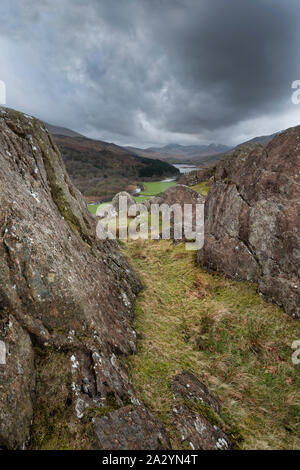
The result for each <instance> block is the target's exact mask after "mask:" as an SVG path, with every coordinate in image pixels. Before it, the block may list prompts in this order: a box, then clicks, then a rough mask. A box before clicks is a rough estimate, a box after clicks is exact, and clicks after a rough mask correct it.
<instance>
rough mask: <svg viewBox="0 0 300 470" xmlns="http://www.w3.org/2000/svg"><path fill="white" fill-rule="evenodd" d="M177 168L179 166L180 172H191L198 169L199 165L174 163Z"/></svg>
mask: <svg viewBox="0 0 300 470" xmlns="http://www.w3.org/2000/svg"><path fill="white" fill-rule="evenodd" d="M173 166H175V168H178V170H179V171H180V173H190V172H191V171H194V170H197V167H196V166H195V165H187V164H186V163H176V165H175V164H173Z"/></svg>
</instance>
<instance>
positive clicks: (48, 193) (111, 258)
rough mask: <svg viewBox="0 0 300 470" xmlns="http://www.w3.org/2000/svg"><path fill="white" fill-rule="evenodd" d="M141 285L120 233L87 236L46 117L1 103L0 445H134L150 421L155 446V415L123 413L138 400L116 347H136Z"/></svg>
mask: <svg viewBox="0 0 300 470" xmlns="http://www.w3.org/2000/svg"><path fill="white" fill-rule="evenodd" d="M140 287H141V285H140V281H139V279H138V278H137V276H136V275H135V273H134V272H133V270H132V269H131V267H130V266H129V265H128V263H127V261H126V259H125V258H124V256H123V255H122V254H121V252H120V250H119V247H118V245H117V243H116V242H115V241H100V240H98V239H97V238H96V227H95V220H94V219H93V218H92V217H91V216H90V215H89V213H88V211H87V209H86V205H85V203H84V200H83V198H82V196H81V194H80V193H79V191H77V190H76V189H75V188H74V186H73V184H72V183H71V181H70V179H69V177H68V175H67V173H66V171H65V168H64V165H63V163H62V159H61V156H60V153H59V151H58V149H57V147H56V146H55V144H54V143H53V141H52V138H51V136H50V134H49V133H48V131H47V130H46V128H45V127H44V125H43V124H41V123H40V122H39V121H38V120H36V119H34V118H31V117H29V116H25V115H23V114H21V113H17V112H15V111H13V110H9V109H3V108H2V109H1V110H0V341H1V345H2V354H1V356H2V361H1V362H2V363H1V364H0V448H7V449H19V448H25V447H31V448H79V449H80V448H81V449H100V448H101V449H103V448H107V446H110V445H111V442H112V440H114V442H115V445H114V448H118V446H119V445H120V447H122V448H126V447H127V445H128V447H130V446H131V442H132V441H133V440H134V439H137V441H138V442H139V443H140V445H141V448H143V446H144V445H145V446H147V445H148V443H149V441H147V440H145V443H144V444H143V436H144V435H145V433H150V432H151V433H152V441H151V442H152V444H151V445H152V447H153V448H155V447H156V444H157V448H160V447H161V444H158V442H160V441H159V439H160V438H161V435H163V430H162V427H161V425H160V423H158V422H157V420H156V418H155V417H153V416H152V415H150V414H148V413H147V410H145V409H144V408H143V411H142V412H141V411H136V412H135V411H134V410H133V411H131V409H130V410H129V411H130V413H129V415H128V413H127V409H128V406H129V405H130V403H137V400H136V398H135V393H134V390H133V388H132V386H131V385H130V383H129V380H128V377H127V373H126V370H125V369H124V366H123V365H122V363H121V362H120V361H119V359H118V357H117V356H118V355H119V354H132V353H134V352H135V350H136V335H135V332H134V330H133V328H132V326H131V322H132V319H133V314H132V309H131V307H132V303H133V301H134V300H135V297H136V294H137V293H138V292H139V290H140ZM3 351H5V361H3ZM140 406H142V405H140ZM124 407H126V408H124ZM131 413H133V414H134V418H132V422H131V423H130V422H129V421H130V419H131V418H130V414H131ZM122 414H123V415H124V416H125V417H126V419H124V420H123V421H122V424H120V425H118V424H117V423H118V422H120V423H121V420H122V419H123V418H121V415H122ZM99 415H101V417H102V418H101V420H99ZM105 417H107V419H104V418H105ZM134 420H136V421H138V424H137V425H136V426H135V425H133V424H132V423H133V422H134ZM112 422H113V423H115V424H114V426H113V427H111V426H112V425H111V423H112ZM119 429H120V432H121V433H122V436H121V437H119V436H118V432H119ZM126 429H128V440H126V439H127V438H126ZM109 433H111V434H112V433H115V435H111V437H110V439H111V440H107V439H105V438H104V436H107V435H108V434H109ZM162 442H167V438H166V437H165V441H164V440H162ZM118 443H120V444H118Z"/></svg>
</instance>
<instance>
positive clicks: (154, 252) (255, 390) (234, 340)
mask: <svg viewBox="0 0 300 470" xmlns="http://www.w3.org/2000/svg"><path fill="white" fill-rule="evenodd" d="M123 249H124V252H125V254H126V255H127V257H128V258H129V259H130V260H131V263H132V265H133V266H134V268H135V269H136V271H137V272H138V273H139V275H140V277H141V278H142V280H143V283H144V290H143V291H142V293H141V294H140V295H139V297H138V299H137V302H136V305H135V312H136V319H135V328H136V331H137V335H138V353H137V355H135V356H132V357H129V358H126V359H125V362H126V364H127V366H128V369H129V374H130V377H131V380H132V382H133V384H134V385H135V387H136V390H137V392H138V394H139V397H140V399H141V400H143V401H144V402H145V404H146V405H147V406H148V407H149V408H150V409H152V410H153V412H154V413H156V414H157V415H158V416H159V417H160V419H162V421H163V422H164V423H165V425H166V426H167V428H168V430H169V432H170V434H171V436H172V440H173V445H174V447H175V448H182V444H181V442H180V438H179V437H178V436H177V434H176V432H175V431H174V429H173V428H172V425H171V421H170V412H171V410H172V407H173V397H172V394H171V392H170V388H169V380H170V377H172V376H173V375H174V374H176V373H177V372H180V371H182V370H184V369H187V370H190V371H191V372H192V373H194V374H195V375H196V376H197V377H198V378H199V379H200V380H202V381H204V382H205V383H206V384H207V385H208V387H209V388H210V389H211V391H213V392H215V393H216V394H217V395H218V396H219V397H220V399H221V401H222V403H223V412H222V420H223V428H224V430H225V431H227V432H231V433H233V435H235V437H242V442H241V444H240V446H241V447H242V448H246V449H293V448H294V449H296V448H299V447H300V437H299V429H298V434H297V424H298V425H299V396H297V393H298V390H299V367H300V366H294V365H293V364H292V362H291V354H292V352H293V351H292V349H291V344H292V342H293V341H294V340H296V339H299V338H300V324H299V322H296V321H294V320H292V319H291V318H290V317H288V315H286V314H285V313H284V312H283V311H282V310H281V309H279V308H278V307H276V306H274V305H272V304H269V303H267V302H265V301H264V300H263V299H262V297H261V296H259V295H258V294H257V293H256V289H255V286H254V285H251V284H248V283H238V282H234V281H230V280H227V279H224V278H223V277H219V276H216V275H210V274H208V273H206V272H204V271H202V270H201V269H200V268H199V267H198V266H196V264H195V259H194V256H195V255H194V254H193V253H192V252H187V251H186V250H185V247H184V245H183V244H179V245H175V246H174V245H172V243H171V242H169V241H158V242H156V241H135V242H134V241H129V242H128V243H126V244H124V245H123ZM297 374H298V375H297Z"/></svg>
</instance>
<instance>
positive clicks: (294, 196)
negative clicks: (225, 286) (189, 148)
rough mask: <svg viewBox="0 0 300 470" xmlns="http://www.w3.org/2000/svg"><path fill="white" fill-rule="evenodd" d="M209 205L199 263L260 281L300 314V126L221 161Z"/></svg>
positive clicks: (272, 296) (262, 288)
mask: <svg viewBox="0 0 300 470" xmlns="http://www.w3.org/2000/svg"><path fill="white" fill-rule="evenodd" d="M214 179H215V183H214V185H213V186H212V188H211V190H210V191H209V194H208V196H207V199H206V204H205V243H204V247H203V249H202V250H200V251H199V253H198V260H199V263H200V264H201V265H202V266H204V267H206V268H208V269H211V270H215V271H219V272H222V273H225V274H226V275H228V276H230V277H231V278H234V279H237V280H247V281H253V282H258V286H259V290H260V292H261V293H263V294H264V295H265V297H266V298H267V299H268V300H270V301H273V302H276V303H277V304H278V305H280V306H282V307H283V308H284V309H285V310H286V312H288V313H289V314H291V315H292V316H293V317H295V318H299V317H300V285H299V276H300V271H299V266H300V217H299V215H300V127H295V128H291V129H288V130H287V131H285V132H283V133H281V134H279V135H277V136H276V137H275V138H274V139H273V140H272V141H271V142H270V143H269V144H268V145H267V146H263V145H254V144H246V145H244V146H241V147H239V148H238V149H237V150H236V151H234V152H232V154H231V155H230V156H229V157H228V158H226V159H224V161H222V162H220V163H219V164H218V165H217V167H216V172H215V175H214Z"/></svg>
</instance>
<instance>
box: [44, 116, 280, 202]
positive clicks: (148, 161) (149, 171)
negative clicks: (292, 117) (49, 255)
mask: <svg viewBox="0 0 300 470" xmlns="http://www.w3.org/2000/svg"><path fill="white" fill-rule="evenodd" d="M46 126H47V128H48V130H49V131H50V133H51V134H52V135H53V137H54V140H55V142H56V144H57V145H58V147H59V149H60V151H61V154H62V156H63V159H64V162H65V165H66V167H67V170H68V172H69V174H70V176H71V178H72V180H73V182H74V183H75V185H76V186H77V187H78V189H79V190H80V191H81V192H82V193H83V194H84V195H85V196H95V197H99V198H100V199H102V200H109V199H111V197H112V196H113V195H114V194H115V193H116V192H118V191H121V190H126V189H128V188H130V187H131V186H132V184H136V183H137V182H141V181H144V180H147V179H161V178H164V177H168V176H176V175H177V174H178V170H177V169H176V168H175V167H174V166H172V163H173V164H177V163H189V164H194V165H198V166H201V167H206V166H210V165H212V164H214V163H215V162H216V161H218V160H220V159H222V157H223V156H224V155H226V153H227V152H229V151H231V150H232V148H231V147H228V146H227V145H223V144H215V143H211V144H209V145H179V144H168V145H165V146H163V147H149V148H146V149H140V148H137V147H121V146H119V145H115V144H112V143H107V142H103V141H100V140H94V139H89V138H87V137H84V136H83V135H81V134H79V133H78V132H75V131H72V130H70V129H67V128H65V127H59V126H54V125H51V124H46ZM276 134H277V133H275V134H272V135H264V136H259V137H255V138H253V139H250V140H249V141H247V142H249V143H262V144H265V143H268V142H269V141H270V140H271V139H272V138H273V137H274V136H275V135H276ZM244 143H245V142H244Z"/></svg>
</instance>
